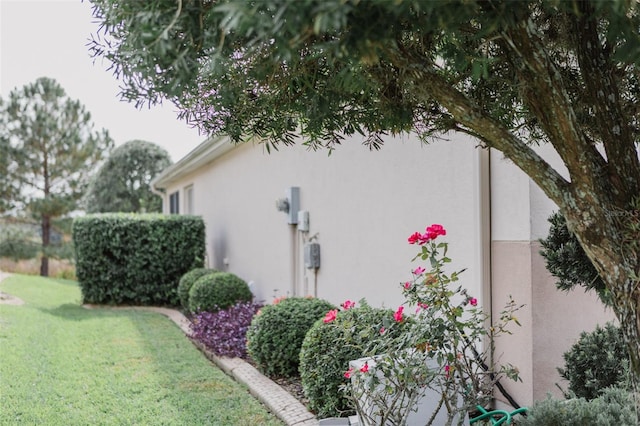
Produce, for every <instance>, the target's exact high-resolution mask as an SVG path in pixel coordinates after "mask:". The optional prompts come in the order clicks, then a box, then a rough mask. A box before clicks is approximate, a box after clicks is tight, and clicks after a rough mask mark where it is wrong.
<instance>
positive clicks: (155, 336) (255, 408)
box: [0, 275, 282, 425]
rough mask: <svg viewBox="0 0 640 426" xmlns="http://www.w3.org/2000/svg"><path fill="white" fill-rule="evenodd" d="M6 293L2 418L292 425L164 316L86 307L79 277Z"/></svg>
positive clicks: (21, 282)
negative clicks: (10, 299) (10, 298)
mask: <svg viewBox="0 0 640 426" xmlns="http://www.w3.org/2000/svg"><path fill="white" fill-rule="evenodd" d="M0 290H2V291H4V292H5V293H9V294H11V295H14V296H17V297H19V298H21V299H22V300H24V301H25V302H26V303H25V304H24V305H21V306H13V305H3V304H0V425H16V424H28V425H35V424H42V425H44V424H46V425H282V423H281V422H280V421H279V420H278V419H276V418H275V416H273V415H272V414H270V413H269V412H268V411H267V410H266V408H265V407H264V406H262V405H261V404H260V403H259V402H258V401H257V400H255V399H254V398H252V397H251V396H250V394H249V393H248V391H247V389H246V388H244V387H242V386H241V385H239V384H238V383H236V382H234V381H233V380H232V379H231V378H229V377H228V376H226V375H225V374H224V373H223V372H222V371H221V370H220V369H218V368H217V367H215V366H214V365H212V364H211V363H210V362H209V361H208V360H207V359H206V358H205V357H204V356H203V355H202V354H201V353H200V352H199V351H198V350H197V349H196V348H195V347H194V346H193V345H192V344H191V343H190V342H189V340H188V339H187V338H186V337H185V336H184V334H183V333H182V332H181V331H180V329H179V328H178V327H177V326H176V325H175V324H174V323H173V322H171V321H170V320H169V319H167V318H165V317H164V316H162V315H159V314H155V313H149V312H139V311H133V310H118V311H111V310H108V309H99V310H86V309H84V308H82V306H80V290H79V288H78V286H77V284H76V283H75V282H73V281H63V280H54V279H46V278H40V277H33V276H24V275H14V276H11V277H10V278H8V279H6V280H4V281H3V282H2V283H0Z"/></svg>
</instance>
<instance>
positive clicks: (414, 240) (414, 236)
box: [407, 232, 422, 244]
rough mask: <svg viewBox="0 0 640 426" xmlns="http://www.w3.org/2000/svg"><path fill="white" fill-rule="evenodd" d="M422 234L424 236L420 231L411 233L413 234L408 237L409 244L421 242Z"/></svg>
mask: <svg viewBox="0 0 640 426" xmlns="http://www.w3.org/2000/svg"><path fill="white" fill-rule="evenodd" d="M421 236H422V235H420V233H419V232H414V233H413V234H411V235H410V236H409V238H408V239H407V241H409V244H415V243H417V242H419V241H420V237H421Z"/></svg>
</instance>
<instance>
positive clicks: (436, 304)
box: [327, 224, 519, 425]
mask: <svg viewBox="0 0 640 426" xmlns="http://www.w3.org/2000/svg"><path fill="white" fill-rule="evenodd" d="M445 235H446V230H445V229H444V228H443V227H442V226H441V225H438V224H434V225H431V226H429V227H427V228H426V230H425V232H424V233H419V232H415V233H413V234H412V235H411V236H410V237H409V239H408V242H409V243H410V244H415V245H417V246H418V247H419V253H418V254H417V256H416V257H415V258H414V259H413V260H414V261H415V260H416V259H420V260H421V261H426V265H425V266H427V267H428V268H429V269H428V270H427V267H425V266H422V265H420V266H418V267H416V268H414V269H413V270H412V279H411V280H409V281H406V282H404V283H402V284H401V290H402V293H403V295H404V297H405V303H404V304H403V305H402V306H399V307H398V308H397V310H396V312H395V314H394V315H393V321H392V322H391V323H387V324H382V323H381V324H379V330H380V331H379V332H380V333H381V335H382V336H384V337H387V338H384V339H380V340H377V341H374V342H372V343H371V344H370V345H369V347H368V348H367V350H366V351H365V352H366V353H367V354H368V355H369V356H370V357H372V358H371V359H372V363H368V364H364V366H363V367H361V368H360V369H349V370H347V371H346V372H345V376H348V377H353V380H351V381H350V382H348V384H347V385H346V386H345V387H344V388H343V390H344V391H345V392H347V394H348V395H349V396H350V398H351V400H352V401H353V403H354V405H355V409H356V411H357V412H358V415H359V416H360V418H361V419H363V420H364V421H365V422H366V423H369V424H387V423H389V424H398V425H402V424H405V423H406V421H407V418H408V416H409V414H410V412H411V411H412V410H414V409H415V407H416V402H417V401H418V400H419V399H420V398H421V397H422V396H423V395H424V393H425V392H426V390H427V389H431V390H435V391H437V393H438V394H439V395H440V401H439V402H438V406H437V409H436V410H435V411H434V413H433V415H432V416H431V418H430V419H428V420H427V424H432V423H433V421H434V419H435V417H436V415H437V414H438V411H439V410H440V409H441V408H442V407H444V409H445V410H446V418H447V420H446V422H447V424H451V423H452V422H453V421H454V419H460V418H463V417H464V416H465V415H466V412H467V411H469V410H470V409H472V408H474V407H475V406H476V405H484V404H486V403H487V402H489V400H491V398H492V393H493V386H494V384H495V383H496V382H497V381H499V380H500V379H501V378H503V377H505V376H506V377H509V378H511V379H514V380H518V371H517V369H516V368H514V367H513V366H511V365H504V366H496V365H494V366H489V365H488V362H486V360H487V359H488V355H489V354H490V353H492V352H493V350H494V346H493V341H494V339H495V337H497V335H499V334H501V333H508V332H509V331H508V329H507V325H508V324H509V323H516V324H517V323H518V321H517V319H516V317H515V315H514V313H515V311H516V310H517V309H518V308H519V306H517V305H516V304H515V302H514V301H513V300H511V299H510V301H509V302H508V304H507V306H506V307H505V309H504V310H503V311H502V313H501V315H500V319H499V321H494V322H493V324H492V326H491V327H486V324H487V323H488V321H487V320H488V314H486V313H485V312H484V311H483V310H482V309H481V308H479V307H478V306H477V305H478V301H477V299H476V298H475V297H473V296H471V295H470V294H469V293H468V291H467V290H466V289H465V288H464V287H462V286H460V285H458V284H457V281H458V280H459V276H460V274H461V273H462V272H463V271H464V270H461V271H455V272H451V273H448V272H447V271H446V268H445V265H446V264H448V263H450V262H451V259H449V258H448V257H447V250H448V244H447V243H446V242H436V239H438V237H441V236H445ZM405 309H407V310H412V314H411V315H410V316H409V315H406V314H405ZM409 317H410V318H412V321H411V324H410V325H409V326H408V327H405V328H406V329H405V330H404V331H403V332H402V333H394V332H393V331H394V328H396V327H399V326H404V325H405V324H404V323H405V321H406V320H407V318H409ZM330 318H331V316H330V315H329V314H328V316H327V319H330ZM483 342H489V344H488V345H484V346H483ZM365 401H366V402H365Z"/></svg>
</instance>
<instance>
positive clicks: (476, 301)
mask: <svg viewBox="0 0 640 426" xmlns="http://www.w3.org/2000/svg"><path fill="white" fill-rule="evenodd" d="M469 303H471V306H478V299H476V298H475V297H472V298H471V299H469Z"/></svg>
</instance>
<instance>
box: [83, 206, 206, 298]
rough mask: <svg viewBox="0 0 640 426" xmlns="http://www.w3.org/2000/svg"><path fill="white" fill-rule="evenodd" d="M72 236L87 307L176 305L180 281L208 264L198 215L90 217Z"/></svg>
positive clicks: (84, 220)
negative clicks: (90, 304)
mask: <svg viewBox="0 0 640 426" xmlns="http://www.w3.org/2000/svg"><path fill="white" fill-rule="evenodd" d="M72 234H73V242H74V245H75V248H76V258H75V259H76V274H77V276H78V281H79V283H80V288H81V289H82V300H83V301H84V303H96V304H115V305H121V304H128V305H171V306H177V305H178V293H177V289H178V282H179V281H180V278H181V277H182V276H183V275H184V274H185V272H187V271H189V270H191V269H193V268H197V267H202V263H203V259H204V252H205V247H204V244H205V243H204V238H205V237H204V222H203V221H202V218H200V217H195V216H184V215H160V214H145V215H136V214H125V213H111V214H98V215H88V216H84V217H79V218H76V219H75V220H74V222H73V231H72Z"/></svg>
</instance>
